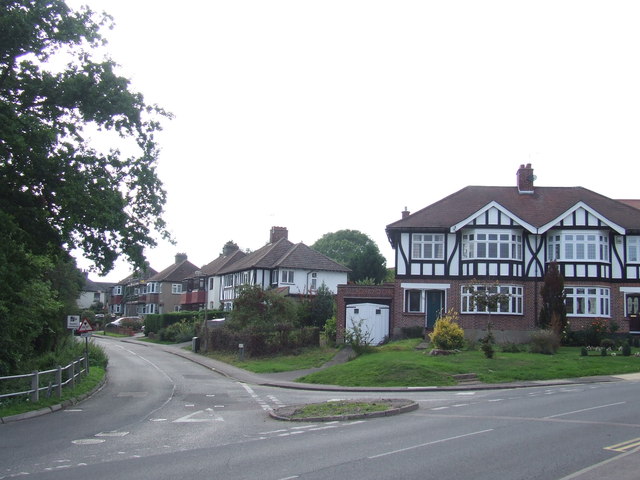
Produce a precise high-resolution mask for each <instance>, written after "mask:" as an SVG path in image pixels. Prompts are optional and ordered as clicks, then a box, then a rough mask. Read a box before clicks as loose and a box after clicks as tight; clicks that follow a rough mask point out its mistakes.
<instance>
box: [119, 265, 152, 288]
mask: <svg viewBox="0 0 640 480" xmlns="http://www.w3.org/2000/svg"><path fill="white" fill-rule="evenodd" d="M157 273H158V272H157V271H156V270H154V269H153V268H151V267H148V268H147V269H146V270H145V271H144V272H134V273H132V274H131V275H129V276H128V277H125V278H124V279H122V280H120V281H119V282H118V283H116V284H115V285H128V284H130V283H136V282H139V281H141V280H146V279H148V278H150V277H153V276H154V275H155V274H157Z"/></svg>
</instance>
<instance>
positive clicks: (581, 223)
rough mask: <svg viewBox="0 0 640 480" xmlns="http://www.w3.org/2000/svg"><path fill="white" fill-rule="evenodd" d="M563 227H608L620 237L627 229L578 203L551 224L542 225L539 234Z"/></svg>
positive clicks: (582, 203) (584, 204)
mask: <svg viewBox="0 0 640 480" xmlns="http://www.w3.org/2000/svg"><path fill="white" fill-rule="evenodd" d="M559 227H560V228H561V227H600V228H602V227H607V228H611V229H612V230H614V231H615V232H616V233H618V234H619V235H624V234H625V228H624V227H622V226H620V225H618V224H617V223H615V222H613V221H611V220H610V219H608V218H607V217H605V216H604V215H601V214H600V213H599V212H597V211H596V210H595V209H593V208H591V207H590V206H589V205H587V204H586V203H584V202H578V203H576V204H575V205H574V206H573V207H571V208H570V209H568V210H566V211H565V212H563V213H562V214H561V215H559V216H557V217H556V218H554V219H553V220H551V221H550V222H548V223H546V224H545V225H542V226H541V227H540V228H539V229H538V232H537V233H545V232H547V231H549V230H551V229H552V228H559Z"/></svg>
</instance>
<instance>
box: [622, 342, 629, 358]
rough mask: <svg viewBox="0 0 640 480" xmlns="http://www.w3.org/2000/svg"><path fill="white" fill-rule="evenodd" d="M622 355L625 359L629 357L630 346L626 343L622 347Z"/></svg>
mask: <svg viewBox="0 0 640 480" xmlns="http://www.w3.org/2000/svg"><path fill="white" fill-rule="evenodd" d="M622 355H624V356H625V357H630V356H631V345H629V344H628V343H625V344H624V345H623V346H622Z"/></svg>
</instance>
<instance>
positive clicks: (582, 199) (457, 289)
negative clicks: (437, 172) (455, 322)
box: [338, 164, 640, 340]
mask: <svg viewBox="0 0 640 480" xmlns="http://www.w3.org/2000/svg"><path fill="white" fill-rule="evenodd" d="M534 180H535V176H534V175H533V168H532V167H531V165H530V164H528V165H526V166H525V165H522V166H520V168H519V169H518V171H517V176H516V186H514V187H491V186H487V187H485V186H469V187H466V188H463V189H462V190H460V191H458V192H455V193H453V194H451V195H449V196H448V197H445V198H443V199H442V200H439V201H437V202H436V203H434V204H432V205H429V206H428V207H425V208H423V209H421V210H419V211H417V212H415V213H413V214H410V213H409V212H408V211H406V210H405V211H404V212H402V218H401V219H400V220H398V221H396V222H394V223H391V224H389V225H387V227H386V232H387V236H388V238H389V241H390V243H391V245H392V247H393V249H394V251H395V265H396V272H395V273H396V279H395V282H394V284H390V285H382V286H377V287H372V288H370V289H366V288H363V287H360V286H354V285H350V286H344V287H341V289H340V291H339V295H338V305H339V308H338V325H339V329H342V331H344V328H345V325H346V320H347V319H346V318H345V317H346V306H347V305H354V304H357V303H367V304H370V303H372V302H373V303H375V304H379V305H385V306H389V307H390V314H389V332H390V335H394V334H398V333H400V332H401V330H402V328H403V327H422V328H424V329H425V331H429V330H430V329H431V328H432V327H433V325H434V323H435V321H436V319H437V318H438V317H439V315H440V314H441V313H442V312H444V311H448V310H449V309H453V310H456V311H458V312H460V323H461V326H462V327H463V328H464V329H465V332H466V334H467V335H469V336H475V335H478V334H480V332H482V330H484V329H486V326H487V322H488V321H489V318H490V319H491V322H492V324H493V327H494V331H496V332H497V333H498V335H499V336H500V337H501V338H502V339H506V340H520V339H525V338H526V337H527V335H528V332H531V331H532V330H534V329H535V328H536V319H537V316H538V314H539V312H540V308H541V298H540V287H541V286H542V281H543V278H544V274H545V272H546V270H547V268H548V265H549V263H550V262H552V261H554V262H556V263H557V264H558V266H559V269H560V272H561V274H562V275H563V277H564V281H565V294H566V307H567V313H568V318H569V321H570V324H571V327H572V328H573V329H581V328H584V327H585V326H586V325H587V324H588V323H590V322H591V321H593V320H594V319H597V318H600V319H607V320H612V321H615V322H616V323H617V324H618V325H619V327H620V331H622V332H632V333H640V318H639V316H638V315H639V310H640V210H639V209H638V208H637V207H638V206H640V201H638V200H622V201H619V200H613V199H610V198H607V197H605V196H603V195H600V194H598V193H595V192H593V191H591V190H587V189H586V188H582V187H537V186H534ZM483 290H484V291H487V292H489V293H491V294H493V293H500V294H504V295H506V296H508V301H505V302H502V303H501V304H500V305H499V306H498V307H497V308H494V309H491V310H489V309H487V308H482V307H479V306H478V305H477V303H475V302H473V301H472V296H473V292H478V291H483Z"/></svg>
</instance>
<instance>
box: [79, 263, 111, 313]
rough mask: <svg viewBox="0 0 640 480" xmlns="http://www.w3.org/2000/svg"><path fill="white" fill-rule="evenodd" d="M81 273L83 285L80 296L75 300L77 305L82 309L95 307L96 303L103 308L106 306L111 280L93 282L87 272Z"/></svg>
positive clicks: (109, 294)
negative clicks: (82, 274)
mask: <svg viewBox="0 0 640 480" xmlns="http://www.w3.org/2000/svg"><path fill="white" fill-rule="evenodd" d="M83 273H84V286H83V287H82V290H81V291H80V296H79V297H78V299H77V301H76V303H77V304H78V307H79V308H81V309H83V310H86V309H89V308H92V307H96V306H98V305H102V307H103V308H107V307H108V304H109V298H110V296H111V288H112V287H113V282H94V281H93V280H91V279H90V278H89V272H83Z"/></svg>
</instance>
